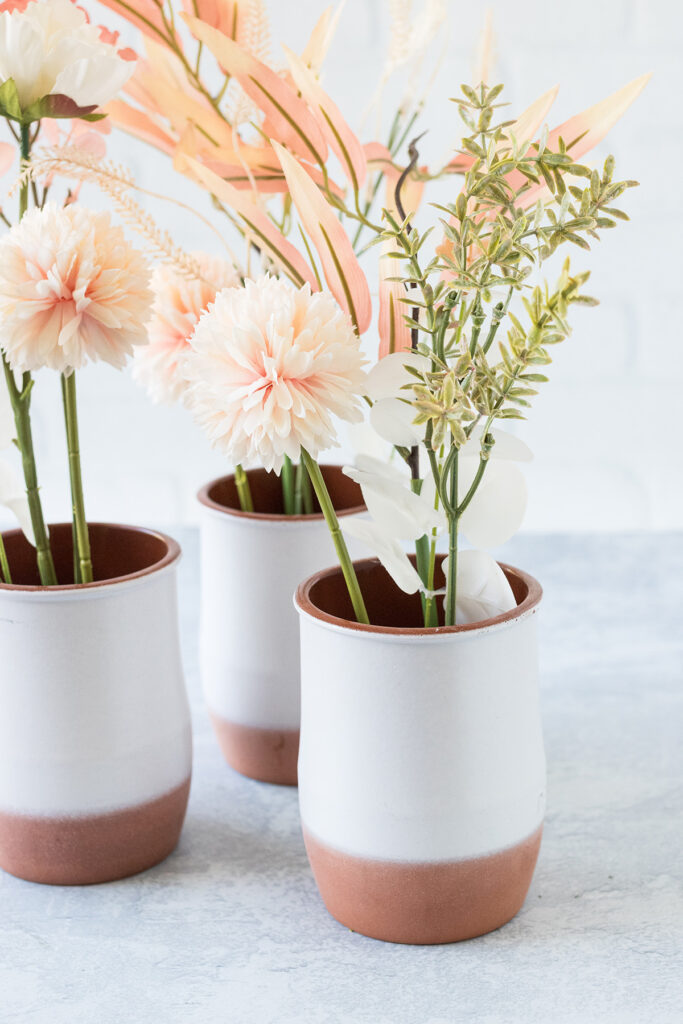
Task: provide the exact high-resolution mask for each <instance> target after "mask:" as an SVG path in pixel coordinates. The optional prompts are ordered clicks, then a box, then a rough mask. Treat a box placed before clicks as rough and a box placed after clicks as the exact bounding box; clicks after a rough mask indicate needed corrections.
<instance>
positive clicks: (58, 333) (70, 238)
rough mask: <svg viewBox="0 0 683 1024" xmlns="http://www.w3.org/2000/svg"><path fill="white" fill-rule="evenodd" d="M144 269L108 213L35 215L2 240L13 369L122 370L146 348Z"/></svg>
mask: <svg viewBox="0 0 683 1024" xmlns="http://www.w3.org/2000/svg"><path fill="white" fill-rule="evenodd" d="M148 284H149V270H148V267H147V263H146V261H145V260H144V259H143V258H142V256H141V255H140V254H139V253H138V252H137V251H136V250H135V249H133V248H132V247H131V246H130V245H129V244H128V242H127V241H126V238H125V235H124V233H123V230H122V229H121V228H120V227H117V226H116V225H114V224H112V223H111V220H110V217H109V214H108V213H96V212H94V211H92V210H88V209H87V208H86V207H84V206H81V205H69V206H65V207H59V206H56V205H55V204H54V203H47V205H46V206H45V207H44V209H39V208H35V209H33V210H30V211H29V212H28V213H27V214H25V215H24V217H23V218H22V220H21V221H20V222H19V223H18V224H15V225H14V227H13V228H12V229H11V230H10V231H8V232H7V234H6V235H4V236H3V238H2V240H0V319H1V320H2V330H3V348H4V350H5V352H6V354H7V358H8V360H9V362H10V365H11V366H12V368H13V369H16V370H19V371H26V370H39V369H41V368H42V367H49V368H51V369H53V370H58V371H60V372H63V373H64V372H66V373H68V372H70V371H71V370H72V369H79V368H80V367H82V366H84V365H85V364H86V363H87V362H90V361H96V360H103V361H104V362H107V363H110V364H111V365H113V366H117V367H121V366H123V365H124V364H125V362H126V358H127V357H128V356H129V355H130V354H131V353H132V351H133V347H134V346H135V345H138V344H143V343H144V342H145V341H146V329H145V325H146V322H147V319H148V317H149V314H150V310H151V300H152V294H151V292H150V290H149V287H148Z"/></svg>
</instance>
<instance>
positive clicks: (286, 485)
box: [282, 455, 295, 516]
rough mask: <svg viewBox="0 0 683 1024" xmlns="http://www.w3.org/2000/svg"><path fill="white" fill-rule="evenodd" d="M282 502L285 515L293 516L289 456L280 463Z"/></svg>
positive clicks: (292, 475)
mask: <svg viewBox="0 0 683 1024" xmlns="http://www.w3.org/2000/svg"><path fill="white" fill-rule="evenodd" d="M282 502H283V505H284V510H285V515H286V516H293V515H294V506H295V501H294V466H293V465H292V460H291V459H290V457H289V455H285V461H284V462H283V463H282Z"/></svg>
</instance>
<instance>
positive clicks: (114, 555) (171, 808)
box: [0, 524, 192, 885]
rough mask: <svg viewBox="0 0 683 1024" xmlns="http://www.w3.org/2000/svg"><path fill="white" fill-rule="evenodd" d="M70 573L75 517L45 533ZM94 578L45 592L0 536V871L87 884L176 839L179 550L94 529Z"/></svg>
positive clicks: (129, 531) (180, 814) (186, 740)
mask: <svg viewBox="0 0 683 1024" xmlns="http://www.w3.org/2000/svg"><path fill="white" fill-rule="evenodd" d="M50 536H51V541H52V548H53V554H54V556H55V565H56V570H57V576H58V579H60V580H69V579H71V580H73V568H72V567H73V556H72V543H71V524H61V525H57V526H53V527H52V528H51V530H50ZM90 538H91V544H92V554H93V566H94V571H95V580H96V582H94V583H91V584H87V585H84V586H74V585H73V584H71V585H68V584H65V585H61V586H57V587H50V588H46V587H41V586H39V581H38V578H37V575H36V569H35V552H34V551H33V549H32V548H31V547H30V546H29V544H28V543H27V542H26V540H25V539H24V537H23V536H22V535H21V534H20V533H18V532H16V531H13V532H11V533H8V534H5V536H4V540H5V546H6V549H7V554H8V558H9V563H10V567H11V569H12V577H13V581H14V585H12V586H6V585H2V586H0V709H1V713H0V867H2V868H4V869H5V871H8V872H10V873H11V874H13V875H18V876H19V877H20V878H24V879H27V880H29V881H33V882H45V883H51V884H54V885H83V884H88V883H93V882H106V881H111V880H113V879H117V878H123V877H125V876H127V875H132V874H136V873H137V872H139V871H143V870H144V869H146V868H149V867H152V866H153V865H154V864H157V863H158V862H159V861H161V860H163V859H164V858H165V857H166V856H168V854H169V853H171V851H172V850H173V849H174V848H175V846H176V844H177V842H178V838H179V836H180V831H181V828H182V824H183V820H184V817H185V811H186V808H187V801H188V795H189V789H190V774H191V766H192V738H191V730H190V716H189V707H188V702H187V696H186V693H185V683H184V678H183V671H182V665H181V659H180V648H179V642H178V613H177V602H176V569H177V564H178V560H179V557H180V548H179V547H178V545H177V544H176V542H175V541H173V540H171V539H170V538H169V537H165V536H164V535H163V534H160V533H153V532H150V531H147V530H141V529H137V528H135V527H128V526H110V525H104V524H92V525H91V526H90Z"/></svg>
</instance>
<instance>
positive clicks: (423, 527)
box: [344, 459, 439, 540]
mask: <svg viewBox="0 0 683 1024" xmlns="http://www.w3.org/2000/svg"><path fill="white" fill-rule="evenodd" d="M374 461H375V460H373V459H366V460H364V463H363V464H364V466H365V467H367V466H368V463H373V462H374ZM344 472H345V473H346V475H347V476H348V477H350V478H351V479H352V480H355V481H356V483H357V484H359V485H360V487H361V490H362V491H363V500H364V501H365V504H366V506H367V509H368V512H369V513H370V515H371V516H372V519H373V521H374V524H375V525H376V526H377V528H378V529H379V530H380V532H381V533H383V534H384V535H385V536H386V537H387V538H394V539H396V540H417V539H418V537H423V536H424V535H425V534H426V533H429V532H430V531H431V530H432V529H433V528H434V527H435V526H437V525H439V517H438V516H437V515H436V513H435V511H434V507H433V505H432V504H430V502H429V498H428V497H427V498H425V497H424V496H423V495H422V494H415V492H414V491H413V490H412V489H411V487H410V482H409V481H408V480H407V479H406V477H405V476H404V475H403V474H402V473H400V471H398V470H397V469H396V467H390V466H382V465H380V466H379V472H376V471H375V469H374V467H372V466H371V467H370V469H369V470H368V469H367V468H365V469H363V468H362V467H361V466H357V467H354V466H345V467H344Z"/></svg>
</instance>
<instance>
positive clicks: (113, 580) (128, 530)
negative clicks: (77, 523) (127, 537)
mask: <svg viewBox="0 0 683 1024" xmlns="http://www.w3.org/2000/svg"><path fill="white" fill-rule="evenodd" d="M48 529H49V531H50V533H51V534H52V532H53V531H55V530H60V531H61V530H71V529H72V524H71V523H51V524H50V525H49V527H48ZM88 529H89V530H91V531H108V532H115V533H121V534H124V533H125V534H137V535H143V536H145V537H148V538H149V539H150V540H151V541H159V542H161V543H162V544H163V545H164V547H165V553H164V554H163V555H161V556H160V557H159V558H156V559H155V560H154V561H153V562H151V563H150V564H149V565H147V566H145V567H143V568H140V569H135V570H133V571H132V572H128V573H121V574H119V575H116V576H112V577H110V578H107V579H102V580H95V581H94V582H93V583H60V584H57V585H55V586H50V587H47V586H43V585H42V584H27V583H3V582H0V593H8V594H13V595H20V594H22V593H25V594H27V595H29V594H30V595H34V596H36V597H40V598H41V599H46V600H50V599H54V600H57V599H59V598H60V596H61V597H64V596H65V595H71V596H77V595H79V594H83V595H86V594H88V593H92V591H102V590H105V589H106V590H107V591H110V590H112V589H114V588H119V589H120V588H123V587H126V586H128V585H130V584H131V583H134V582H135V581H138V580H142V579H144V578H145V577H147V576H150V575H152V574H156V573H159V572H161V571H162V570H164V569H167V568H169V567H171V566H175V565H176V564H177V563H178V562H179V561H180V558H181V554H182V552H181V548H180V545H179V543H178V542H177V541H176V540H174V539H173V537H169V536H168V534H166V533H162V532H161V531H160V530H153V529H149V528H147V527H144V526H134V525H132V524H129V523H102V522H89V523H88ZM2 536H3V539H4V540H5V542H6V543H7V542H11V541H12V539H14V538H17V537H19V536H22V537H23V535H22V534H21V530H18V529H15V530H6V531H3V533H2Z"/></svg>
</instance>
